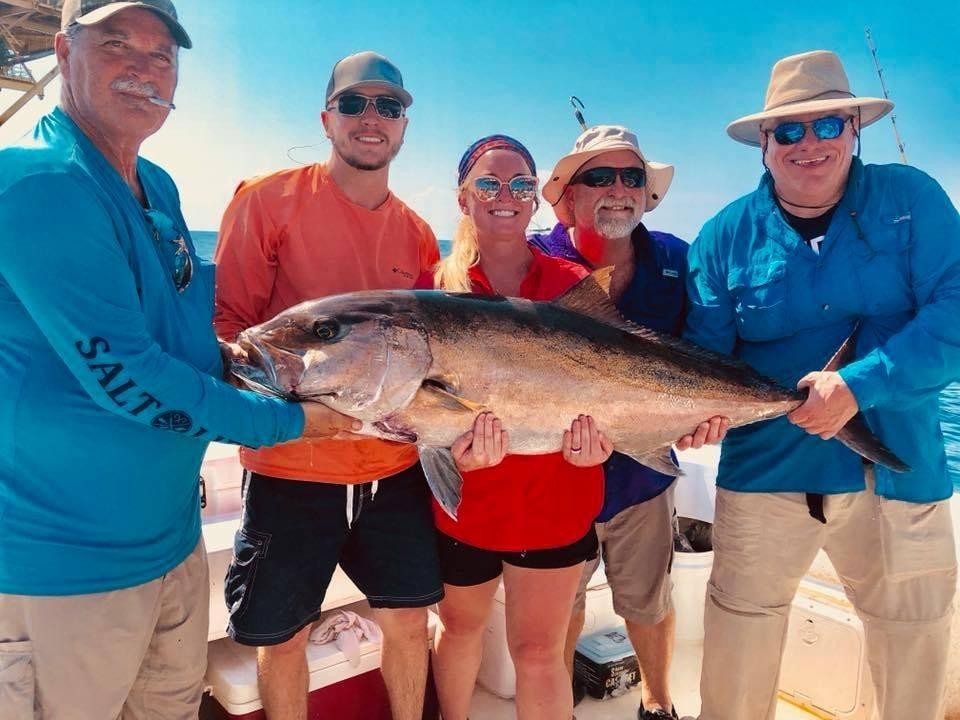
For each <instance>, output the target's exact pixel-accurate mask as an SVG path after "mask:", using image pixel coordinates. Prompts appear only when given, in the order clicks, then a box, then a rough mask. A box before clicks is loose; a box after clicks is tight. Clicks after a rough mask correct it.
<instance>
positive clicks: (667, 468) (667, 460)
mask: <svg viewBox="0 0 960 720" xmlns="http://www.w3.org/2000/svg"><path fill="white" fill-rule="evenodd" d="M616 450H617V452H619V453H623V454H624V455H629V456H630V457H631V458H633V459H634V460H636V461H637V462H638V463H640V464H641V465H646V466H647V467H648V468H650V469H651V470H656V471H657V472H661V473H663V474H664V475H669V476H670V477H679V476H681V475H683V470H681V469H680V466H679V465H677V462H676V460H674V458H673V451H672V447H671V446H670V445H664V446H663V447H659V448H657V449H656V450H653V451H650V452H645V453H644V452H631V451H630V449H629V448H622V447H618V448H616Z"/></svg>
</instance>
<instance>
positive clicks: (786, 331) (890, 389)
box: [684, 159, 960, 502]
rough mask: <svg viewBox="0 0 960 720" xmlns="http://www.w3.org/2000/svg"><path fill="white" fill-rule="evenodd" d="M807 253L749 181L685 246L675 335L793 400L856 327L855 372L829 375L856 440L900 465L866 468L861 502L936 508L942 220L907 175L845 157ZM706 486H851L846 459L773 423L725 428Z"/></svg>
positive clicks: (955, 269)
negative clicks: (728, 357) (776, 384)
mask: <svg viewBox="0 0 960 720" xmlns="http://www.w3.org/2000/svg"><path fill="white" fill-rule="evenodd" d="M820 247H821V252H820V254H819V255H817V254H816V253H815V252H814V251H813V250H812V249H811V248H810V247H808V246H807V245H806V243H804V242H803V240H801V238H800V236H799V235H798V234H797V233H796V232H795V231H794V230H793V229H792V228H791V227H790V226H789V225H788V224H787V223H786V221H785V220H784V219H783V217H782V214H781V213H780V210H779V209H778V207H777V205H776V203H775V202H774V198H773V195H772V183H771V178H770V176H769V174H767V175H765V176H764V178H763V179H762V181H761V183H760V186H759V187H758V188H757V190H755V191H754V192H752V193H750V194H749V195H746V196H745V197H743V198H741V199H739V200H737V201H736V202H734V203H732V204H731V205H729V206H727V207H726V208H724V209H723V210H722V211H720V213H718V214H717V215H716V216H715V217H714V218H713V219H711V220H710V221H709V222H707V224H706V225H705V226H704V228H703V230H702V231H701V233H700V236H699V237H698V238H697V240H696V242H694V243H693V245H692V246H691V249H690V254H689V262H690V274H689V276H688V283H687V289H688V295H689V299H690V311H689V314H688V317H687V327H686V331H685V334H684V335H685V337H686V338H687V339H689V340H692V341H693V342H696V343H697V344H699V345H702V346H704V347H707V348H710V349H713V350H718V351H720V352H725V353H732V354H734V355H736V356H737V357H740V358H742V359H743V360H745V361H746V362H748V363H749V364H751V365H753V366H754V367H755V368H756V369H757V370H759V371H760V372H762V373H764V374H766V375H769V376H771V377H773V378H775V379H777V380H778V381H780V382H781V383H783V384H784V385H786V386H788V387H794V386H795V385H796V383H797V381H798V380H799V379H800V378H802V377H803V376H804V375H805V374H806V373H808V372H810V371H813V370H819V369H820V368H822V367H823V366H824V365H825V364H826V361H827V360H828V359H829V358H830V356H831V355H832V354H833V353H834V351H835V350H836V349H837V348H838V347H839V346H840V344H841V342H842V341H843V340H844V338H845V337H846V336H847V335H848V334H849V333H850V332H851V330H852V329H853V327H854V324H855V323H856V322H857V321H859V322H860V329H859V331H858V334H857V342H856V351H855V360H854V361H853V362H852V363H851V364H849V365H848V366H847V367H845V368H843V369H842V370H841V371H840V375H841V377H843V379H844V381H845V382H846V383H847V385H848V386H849V388H850V390H851V391H852V392H853V394H854V397H855V398H856V399H857V403H858V404H859V406H860V409H861V411H863V414H864V417H865V418H866V420H867V423H868V425H869V426H870V427H871V429H872V430H873V431H874V432H875V433H876V434H877V435H878V436H879V437H880V439H881V440H882V441H883V442H884V443H885V444H886V445H887V447H889V448H890V449H891V450H893V451H894V452H895V453H896V454H897V455H899V456H900V457H901V458H902V459H903V460H904V461H905V462H906V463H907V464H908V465H910V466H911V471H910V472H907V473H895V472H892V471H889V470H887V469H886V468H883V467H880V466H878V467H877V485H876V492H877V494H879V495H881V496H884V497H888V498H893V499H899V500H908V501H914V502H933V501H936V500H942V499H944V498H947V497H949V496H950V495H951V493H952V485H951V482H950V478H949V476H948V474H947V466H946V454H945V450H944V443H943V436H942V434H941V431H940V425H939V412H938V394H939V391H940V390H941V389H942V388H944V387H945V386H946V385H947V384H949V383H950V382H953V381H955V380H957V379H958V378H960V216H958V214H957V210H956V208H955V207H954V206H953V204H952V203H951V202H950V199H949V198H948V197H947V195H946V193H945V192H944V191H943V189H942V188H941V187H940V186H939V185H938V184H937V183H936V182H935V181H934V180H933V179H932V178H930V177H929V176H928V175H926V174H924V173H923V172H921V171H919V170H917V169H915V168H911V167H907V166H903V165H866V166H865V165H863V164H862V163H861V162H860V161H859V159H854V161H853V165H852V167H851V170H850V177H849V180H848V183H847V188H846V190H845V193H844V196H843V198H842V200H841V201H840V204H839V206H838V207H837V210H836V212H835V213H834V216H833V219H832V221H831V223H830V227H829V229H828V231H827V234H826V236H825V238H824V240H823V242H822V243H821V246H820ZM717 483H718V485H719V486H720V487H723V488H727V489H730V490H739V491H747V492H788V491H792V492H819V493H827V494H829V493H842V492H852V491H856V490H862V489H863V488H864V478H863V468H862V463H861V460H860V458H859V456H857V455H856V454H855V453H853V452H852V451H851V450H849V449H847V448H846V447H844V446H843V445H841V444H840V443H839V442H837V441H836V440H830V441H824V440H821V439H820V438H819V437H817V436H813V435H809V434H807V433H806V432H805V431H804V430H802V429H801V428H799V427H796V426H794V425H792V424H791V423H790V422H789V421H788V420H787V419H786V418H778V419H776V420H772V421H769V422H765V423H759V424H756V425H749V426H746V427H743V428H737V429H735V430H731V431H730V433H729V434H728V436H727V439H726V440H725V441H724V443H723V448H722V451H721V460H720V470H719V474H718V477H717Z"/></svg>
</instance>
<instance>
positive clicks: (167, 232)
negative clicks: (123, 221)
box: [143, 209, 193, 293]
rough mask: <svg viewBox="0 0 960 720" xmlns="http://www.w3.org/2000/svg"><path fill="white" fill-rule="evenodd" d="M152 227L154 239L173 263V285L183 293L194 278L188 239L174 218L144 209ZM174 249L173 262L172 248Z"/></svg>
mask: <svg viewBox="0 0 960 720" xmlns="http://www.w3.org/2000/svg"><path fill="white" fill-rule="evenodd" d="M143 212H144V215H146V218H147V222H148V223H149V224H150V229H151V230H152V231H153V240H154V242H155V243H156V244H157V248H158V249H159V250H160V251H161V253H162V255H163V257H164V260H165V262H167V263H170V264H172V266H173V269H172V270H173V271H172V276H173V286H174V287H175V288H176V289H177V292H178V293H182V292H183V291H184V290H186V289H187V287H189V285H190V281H191V280H193V258H192V257H191V256H190V248H188V247H187V241H186V240H184V239H183V235H182V234H181V233H180V232H179V231H178V230H177V228H176V226H175V225H174V224H173V220H171V219H170V218H169V217H167V216H166V215H165V214H164V213H162V212H160V211H159V210H154V209H150V210H144V211H143ZM171 249H172V250H173V255H172V263H171V261H170V258H171V256H170V253H169V251H170V250H171Z"/></svg>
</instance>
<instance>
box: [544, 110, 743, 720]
mask: <svg viewBox="0 0 960 720" xmlns="http://www.w3.org/2000/svg"><path fill="white" fill-rule="evenodd" d="M672 179H673V166H672V165H666V164H664V163H657V162H652V161H649V160H646V159H645V158H644V156H643V153H642V152H640V147H639V145H638V143H637V138H636V136H635V135H634V134H633V133H632V132H630V131H629V130H628V129H627V128H625V127H620V126H615V125H600V126H596V127H593V128H590V129H588V130H586V131H585V132H584V133H583V134H581V135H580V137H578V138H577V141H576V143H575V144H574V147H573V151H572V152H570V153H569V154H568V155H566V156H565V157H563V158H561V159H560V161H559V162H558V163H557V165H556V167H555V168H554V170H553V173H552V174H551V176H550V179H549V181H548V182H547V183H546V184H545V185H544V187H543V197H544V199H545V200H547V201H548V202H549V203H550V204H551V205H553V209H554V212H555V213H556V216H557V219H558V220H559V221H560V222H559V223H558V224H557V226H556V227H555V228H554V229H553V231H551V232H550V233H548V234H542V235H532V236H530V238H529V241H530V242H531V244H533V245H535V246H536V247H538V248H540V249H541V250H543V251H545V252H547V253H548V254H550V255H555V256H558V257H563V258H568V259H571V260H574V261H576V262H579V263H581V264H583V265H586V266H588V267H591V268H601V267H608V266H613V275H612V278H611V283H610V294H611V297H612V298H613V300H614V302H615V303H616V304H617V307H618V308H619V309H620V312H621V313H622V314H623V316H624V317H626V318H627V319H629V320H631V321H633V322H636V323H638V324H641V325H644V326H646V327H649V328H652V329H654V330H657V331H659V332H664V333H669V334H672V335H679V334H680V332H681V330H682V329H683V322H684V315H685V309H686V297H685V290H684V284H685V279H686V275H687V243H685V242H684V241H683V240H681V239H680V238H678V237H675V236H673V235H670V234H668V233H663V232H655V231H654V232H651V231H648V230H647V229H646V228H645V227H644V226H643V223H642V222H641V218H642V217H643V214H644V212H646V211H649V210H653V209H654V208H655V207H656V206H657V205H658V204H659V203H660V201H661V200H662V199H663V196H664V195H665V194H666V192H667V188H669V187H670V181H671V180H672ZM725 432H726V421H725V420H724V419H722V418H719V417H715V418H712V419H711V420H710V421H709V422H705V423H703V424H702V425H700V427H699V428H698V429H697V431H696V432H695V433H694V434H693V435H691V436H687V437H686V438H684V439H683V440H682V441H681V442H680V443H678V444H677V447H679V448H680V449H686V448H687V447H700V446H702V445H703V444H704V443H713V442H717V441H718V440H720V439H722V437H723V434H724V433H725ZM604 471H605V476H606V491H605V497H604V504H603V509H602V510H601V512H600V515H599V516H598V517H597V524H596V528H597V535H598V536H599V539H600V545H601V548H602V552H603V558H604V567H605V571H606V574H607V581H608V582H609V584H610V588H611V590H612V591H613V605H614V609H615V610H616V612H617V614H618V615H620V617H622V618H623V619H624V621H625V623H626V628H627V634H628V635H629V636H630V641H631V642H632V643H633V647H634V650H635V651H636V653H637V660H638V662H639V665H640V676H641V678H642V680H643V693H642V700H641V704H640V709H639V710H638V712H637V717H638V718H639V720H656V719H657V718H676V717H677V714H676V711H675V710H674V708H673V702H672V700H671V698H670V689H669V687H668V682H667V680H668V674H669V669H670V660H671V657H672V654H673V642H674V626H675V615H674V611H673V606H672V604H671V600H670V592H671V589H672V583H671V581H670V568H671V565H672V560H673V513H674V505H673V495H674V479H675V478H673V477H671V476H669V475H664V474H662V473H659V472H657V471H655V470H651V469H650V468H648V467H645V466H643V465H641V464H640V463H638V462H636V461H635V460H632V459H631V458H629V457H627V456H625V455H621V454H619V453H616V452H614V454H613V456H612V457H611V458H610V459H609V460H608V461H607V462H606V463H605V464H604ZM638 550H639V551H638ZM598 564H599V557H598V558H595V559H594V560H593V561H592V562H588V563H587V564H586V566H585V567H584V572H583V577H582V578H581V581H580V589H579V591H578V593H577V600H576V602H575V604H574V612H573V616H572V617H571V619H570V625H569V628H568V631H567V644H566V658H567V663H568V666H569V667H570V668H571V671H572V666H573V653H574V649H575V647H576V642H577V638H578V637H579V635H580V632H581V631H582V630H583V624H584V609H585V607H584V602H585V596H586V587H587V583H588V581H589V580H590V577H591V576H592V575H593V573H594V571H595V570H596V568H597V565H598ZM582 697H583V690H582V688H578V687H576V686H575V687H574V700H575V701H576V700H579V699H580V698H582Z"/></svg>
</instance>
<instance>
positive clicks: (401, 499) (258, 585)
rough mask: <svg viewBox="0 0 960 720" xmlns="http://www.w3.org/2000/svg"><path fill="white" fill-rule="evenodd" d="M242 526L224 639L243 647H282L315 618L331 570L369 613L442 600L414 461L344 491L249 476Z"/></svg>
mask: <svg viewBox="0 0 960 720" xmlns="http://www.w3.org/2000/svg"><path fill="white" fill-rule="evenodd" d="M246 480H247V484H246V493H245V497H244V510H243V524H242V526H241V528H240V530H239V531H238V532H237V535H236V538H235V540H234V548H233V561H232V562H231V563H230V568H229V569H228V570H227V578H226V586H225V589H224V595H225V597H226V601H227V607H228V608H229V609H230V624H229V625H228V626H227V632H228V633H229V634H230V637H232V638H233V639H234V640H236V641H237V642H239V643H242V644H244V645H276V644H279V643H282V642H285V641H287V640H289V639H290V638H291V637H293V636H294V635H295V634H296V633H297V632H298V631H299V630H300V629H301V628H303V627H304V626H306V625H307V624H309V623H311V622H313V621H314V620H316V619H317V617H318V616H319V615H320V605H321V603H322V602H323V598H324V595H325V594H326V591H327V587H328V586H329V585H330V579H331V578H332V577H333V573H334V570H336V567H337V564H338V563H339V564H340V566H341V567H342V568H343V570H344V572H346V574H347V575H348V576H349V578H350V579H351V580H352V581H353V582H354V584H355V585H356V586H357V587H358V588H359V589H360V591H361V592H362V593H363V594H364V595H366V597H367V600H368V601H369V602H370V605H371V606H372V607H375V608H409V607H426V606H428V605H432V604H433V603H435V602H437V601H438V600H440V599H441V598H442V597H443V586H442V584H441V582H440V570H439V565H438V562H437V546H436V531H435V530H434V527H433V515H432V512H431V509H430V493H429V490H428V489H427V483H426V480H425V479H424V477H423V470H422V469H421V467H420V464H419V463H417V464H416V465H414V466H413V467H411V468H409V469H407V470H404V471H402V472H399V473H397V474H396V475H393V476H391V477H388V478H385V479H383V480H380V481H379V482H378V483H377V490H376V495H375V496H374V493H373V489H374V485H373V483H362V484H358V485H353V486H352V491H351V492H352V494H353V502H352V505H351V511H352V512H351V514H352V516H353V521H352V525H351V527H348V526H347V497H348V491H347V486H345V485H339V484H332V483H322V482H300V481H296V480H281V479H278V478H273V477H268V476H266V475H260V474H258V473H248V476H247V478H246Z"/></svg>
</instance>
